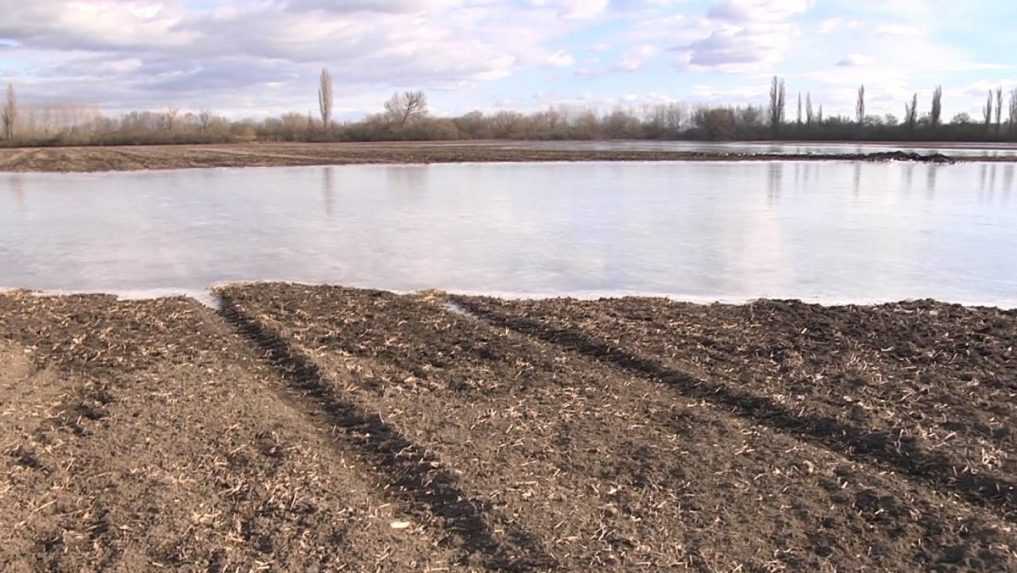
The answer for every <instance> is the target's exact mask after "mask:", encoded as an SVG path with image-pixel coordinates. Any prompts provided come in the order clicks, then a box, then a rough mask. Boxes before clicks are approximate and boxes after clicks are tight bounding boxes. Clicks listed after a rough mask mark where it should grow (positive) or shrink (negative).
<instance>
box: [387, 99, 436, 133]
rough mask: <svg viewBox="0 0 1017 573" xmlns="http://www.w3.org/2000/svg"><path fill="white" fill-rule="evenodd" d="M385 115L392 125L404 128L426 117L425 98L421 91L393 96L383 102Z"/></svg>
mask: <svg viewBox="0 0 1017 573" xmlns="http://www.w3.org/2000/svg"><path fill="white" fill-rule="evenodd" d="M385 114H386V115H387V116H388V118H389V121H391V122H392V123H395V124H396V125H398V126H399V127H406V125H407V124H409V123H411V122H413V121H414V120H417V119H419V118H421V117H424V116H425V115H427V96H425V95H424V92H421V91H414V92H403V93H401V94H399V93H397V94H394V95H393V96H392V97H391V98H390V99H389V100H388V101H387V102H385Z"/></svg>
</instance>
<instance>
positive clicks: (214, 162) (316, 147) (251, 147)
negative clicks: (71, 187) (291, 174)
mask: <svg viewBox="0 0 1017 573" xmlns="http://www.w3.org/2000/svg"><path fill="white" fill-rule="evenodd" d="M947 153H949V152H948V151H947ZM683 160H688V161H691V160H695V161H769V160H807V161H821V160H867V161H887V160H905V161H916V160H917V161H927V160H929V161H936V162H943V161H952V159H949V158H946V157H945V156H938V155H937V156H933V157H931V158H929V157H921V156H918V155H915V154H906V153H901V152H884V153H869V154H857V153H848V154H827V155H822V154H805V155H780V154H765V153H764V154H746V153H718V152H686V151H682V152H664V151H647V150H641V151H640V150H634V151H594V150H572V151H564V150H553V149H526V148H525V147H523V146H519V145H512V144H509V143H493V142H472V143H447V142H445V143H443V142H430V143H256V144H254V143H252V144H230V145H172V146H167V145H163V146H159V145H154V146H128V147H48V148H36V149H12V148H7V149H2V148H0V171H14V172H27V171H43V172H46V171H49V172H90V171H135V170H144V169H183V168H195V167H255V166H287V165H289V166H297V165H344V164H353V163H455V162H522V161H683ZM956 160H957V161H1007V160H1008V159H1006V158H999V157H964V158H956Z"/></svg>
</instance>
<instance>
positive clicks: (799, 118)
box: [798, 92, 802, 125]
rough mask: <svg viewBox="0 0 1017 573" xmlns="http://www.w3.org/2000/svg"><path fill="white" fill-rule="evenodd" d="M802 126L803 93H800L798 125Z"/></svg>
mask: <svg viewBox="0 0 1017 573" xmlns="http://www.w3.org/2000/svg"><path fill="white" fill-rule="evenodd" d="M801 124H802V92H798V125H801Z"/></svg>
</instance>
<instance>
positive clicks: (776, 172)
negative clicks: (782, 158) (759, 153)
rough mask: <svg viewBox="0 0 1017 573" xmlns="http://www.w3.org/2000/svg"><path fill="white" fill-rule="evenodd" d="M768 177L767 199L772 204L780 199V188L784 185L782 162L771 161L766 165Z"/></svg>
mask: <svg viewBox="0 0 1017 573" xmlns="http://www.w3.org/2000/svg"><path fill="white" fill-rule="evenodd" d="M768 167H769V171H768V177H767V181H768V183H769V186H768V188H767V193H766V196H767V200H768V201H769V203H770V204H771V205H772V204H774V203H776V202H777V201H778V200H780V192H781V188H782V187H783V186H784V164H783V163H781V162H777V161H774V162H771V163H769V165H768Z"/></svg>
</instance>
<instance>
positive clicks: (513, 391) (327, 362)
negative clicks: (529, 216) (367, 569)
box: [221, 285, 1017, 571]
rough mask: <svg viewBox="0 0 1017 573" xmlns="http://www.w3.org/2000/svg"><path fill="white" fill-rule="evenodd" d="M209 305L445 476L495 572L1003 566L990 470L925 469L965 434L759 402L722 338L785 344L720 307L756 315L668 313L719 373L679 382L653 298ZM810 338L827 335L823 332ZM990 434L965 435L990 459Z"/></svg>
mask: <svg viewBox="0 0 1017 573" xmlns="http://www.w3.org/2000/svg"><path fill="white" fill-rule="evenodd" d="M221 294H222V295H223V297H224V302H225V305H226V306H225V308H226V315H227V316H228V317H229V318H230V320H231V321H232V322H234V323H235V324H236V325H237V327H238V328H239V329H241V330H242V331H243V332H245V333H246V335H247V336H248V337H249V339H250V340H251V341H252V343H253V344H256V345H258V346H259V347H260V348H262V350H263V352H265V353H267V354H268V355H269V356H271V357H272V359H273V361H274V362H275V363H276V365H277V366H279V367H280V368H283V369H287V370H288V371H289V373H290V374H289V377H290V378H291V380H292V381H293V383H296V384H299V385H301V386H302V387H304V388H305V389H307V391H308V392H309V393H310V394H313V395H314V396H316V399H319V400H326V401H332V402H334V403H336V404H340V405H341V406H342V407H343V408H345V409H348V410H353V411H365V412H377V414H378V419H379V422H380V423H381V424H383V429H384V431H385V432H388V433H389V434H394V435H398V436H400V439H402V440H405V443H406V447H407V448H409V449H410V450H409V451H413V452H414V455H421V456H426V457H427V458H428V459H430V460H432V462H431V463H432V464H434V465H435V467H437V468H445V470H446V471H447V473H448V474H449V475H450V476H454V477H455V478H456V480H457V484H458V486H459V487H460V488H461V489H462V491H463V492H464V493H465V494H467V495H469V496H470V497H471V499H473V500H475V502H476V503H477V516H476V517H477V522H478V523H477V524H476V526H477V527H479V528H482V529H485V530H490V531H493V532H494V534H493V541H494V543H495V544H496V545H497V546H499V547H503V548H505V552H506V554H509V555H512V556H513V558H514V559H515V561H514V562H513V564H514V565H516V566H517V567H520V568H525V569H529V568H543V567H548V568H553V569H561V570H570V571H587V570H596V569H616V570H636V569H649V570H660V569H669V568H670V569H676V570H686V569H692V570H697V571H718V570H727V571H733V570H742V571H780V570H809V571H812V570H814V571H855V570H894V571H903V570H942V571H947V570H1006V569H1013V568H1014V567H1015V565H1017V562H1015V561H1014V558H1015V555H1014V552H1013V548H1014V547H1017V545H1015V542H1017V537H1015V534H1014V532H1013V520H1014V513H1013V512H1012V511H1011V510H1012V494H1013V492H1012V491H1010V490H1009V488H1010V487H1011V486H1010V482H1009V479H1011V478H1010V476H1012V473H1011V472H1010V470H1009V467H1010V466H1009V465H1007V462H1001V463H999V464H997V463H995V462H990V461H988V460H987V461H986V463H983V464H982V465H980V466H978V467H977V468H976V467H974V466H972V467H970V468H964V467H963V466H957V471H958V473H957V474H955V475H947V474H948V472H949V470H950V468H949V467H947V466H944V465H940V466H937V465H935V464H936V463H946V462H944V460H948V461H952V460H953V456H959V455H960V454H961V452H960V450H959V449H958V447H956V446H953V445H951V444H950V443H949V442H950V441H951V440H953V439H955V438H956V439H958V440H960V439H961V438H963V439H968V438H967V437H966V436H965V435H964V433H963V432H961V431H959V430H958V431H956V435H955V437H954V438H951V439H949V440H946V442H947V443H945V444H942V445H938V446H937V447H936V448H935V449H932V448H931V446H930V447H926V445H925V444H924V443H917V442H916V443H912V442H911V441H909V439H908V436H904V437H900V436H896V437H894V439H892V440H888V439H887V438H885V437H883V431H882V430H881V429H880V427H879V426H876V425H875V423H876V421H877V420H878V418H877V417H871V418H850V420H847V421H845V420H842V419H841V418H839V417H836V416H834V415H833V413H832V410H827V409H825V408H826V405H825V403H822V397H821V396H820V395H819V394H817V395H815V396H812V397H811V400H813V401H817V402H821V404H820V405H817V406H816V407H815V408H816V410H815V411H813V410H810V409H809V407H810V406H811V404H810V403H809V401H808V400H805V399H802V400H800V402H804V403H802V404H799V403H795V404H791V403H788V402H785V401H779V400H778V399H777V398H775V397H773V396H771V395H770V394H767V393H764V392H763V389H762V388H763V387H761V386H759V385H758V384H757V383H755V382H754V380H755V379H756V378H759V379H761V380H763V379H768V378H777V381H774V382H773V383H774V384H778V383H779V377H778V376H777V374H779V372H777V374H771V373H770V369H771V365H770V364H768V363H765V362H766V361H765V360H764V357H760V356H758V355H756V354H754V353H753V352H752V351H751V350H743V349H741V346H742V345H743V343H742V336H744V337H745V338H749V337H752V336H760V337H762V339H763V340H765V341H768V342H764V344H770V345H777V344H781V343H784V342H782V341H785V340H786V339H787V338H789V337H790V335H782V334H781V331H778V330H777V329H776V328H774V327H775V325H769V324H764V325H763V326H761V327H756V326H753V323H752V322H751V321H750V320H745V319H741V320H742V322H746V323H747V324H745V327H746V333H744V335H742V334H739V332H738V330H737V329H736V328H731V327H730V322H725V320H727V321H737V320H739V319H740V317H739V316H738V315H737V313H738V312H743V313H753V312H754V313H756V316H757V317H759V315H760V312H761V311H760V309H759V308H755V309H750V308H749V307H733V310H732V312H734V313H735V315H734V316H732V317H730V318H727V319H722V318H721V316H714V315H710V314H708V312H709V311H708V310H704V311H703V312H701V313H699V314H697V315H695V316H694V317H690V318H689V322H690V323H694V324H697V325H698V326H699V327H700V328H704V329H711V328H716V329H720V330H723V331H724V332H725V336H733V337H734V338H733V340H732V343H731V345H730V346H724V348H723V350H718V351H717V352H722V353H724V355H725V356H730V361H731V362H730V363H725V364H724V365H721V366H718V367H717V368H715V369H714V370H710V371H708V372H707V371H704V370H699V371H695V372H694V373H692V372H689V371H685V370H679V367H678V365H679V364H684V363H682V362H681V360H685V359H687V360H688V361H689V363H693V361H692V360H691V358H690V357H689V356H688V355H687V354H686V353H690V354H698V353H700V352H701V349H700V347H699V346H692V347H688V348H687V347H685V346H682V345H684V344H687V343H686V342H685V341H684V338H685V336H686V335H685V334H683V333H681V332H675V333H674V334H675V335H674V337H673V338H674V339H678V340H681V341H682V343H681V344H682V345H679V344H678V343H675V342H673V340H672V341H671V342H667V340H669V339H668V338H667V335H668V334H669V333H670V329H671V328H673V327H672V326H671V324H670V322H669V321H670V320H671V318H670V317H671V316H672V314H680V312H681V309H683V308H685V306H683V305H675V309H677V310H674V312H673V313H672V314H669V313H668V312H669V311H671V309H670V308H668V305H670V304H672V303H666V302H664V301H655V300H624V301H605V302H599V303H580V302H576V301H545V302H520V303H509V302H504V301H495V300H489V299H476V298H458V297H457V298H455V301H456V302H457V303H458V304H460V305H462V306H463V307H466V308H468V309H469V310H470V311H472V312H474V313H475V315H473V316H470V315H465V314H462V313H461V312H457V311H456V309H455V308H453V309H450V308H448V307H447V306H446V298H445V297H444V296H442V295H437V294H435V295H431V296H397V295H393V294H390V293H384V292H374V291H362V290H351V289H343V288H333V287H306V286H297V285H253V286H245V287H229V288H225V289H223V290H222V291H221ZM770 304H772V305H773V306H772V313H773V314H775V315H779V316H780V319H779V320H778V319H776V318H775V319H773V320H775V321H778V322H779V323H781V324H783V323H784V322H786V323H788V324H789V325H793V326H794V327H795V328H797V321H798V317H797V315H796V314H795V312H794V310H793V309H795V308H797V307H795V306H793V305H792V306H791V307H790V308H785V307H784V306H781V303H770ZM616 307H617V308H626V309H629V310H631V312H633V313H635V314H636V315H637V317H636V318H632V319H631V321H632V324H638V325H639V326H638V327H636V326H633V327H629V326H628V325H629V324H630V323H628V322H625V323H622V322H618V323H617V325H616V323H614V322H610V323H609V322H606V319H605V322H603V323H601V322H597V321H595V320H587V319H586V318H584V317H585V316H587V315H588V314H596V316H597V317H598V318H599V317H600V316H601V315H604V316H610V315H611V313H612V310H613V309H615V308H616ZM689 308H696V309H699V310H702V309H703V308H707V307H702V308H701V307H691V306H690V307H689ZM709 308H713V307H709ZM768 308H769V307H768ZM938 308H941V310H944V311H945V310H947V309H952V308H953V307H946V306H945V305H943V306H942V307H938ZM954 310H956V313H953V314H948V313H945V312H944V313H940V314H938V315H935V316H933V317H931V318H932V320H933V323H934V326H933V328H935V327H938V323H936V321H943V323H944V324H950V325H953V326H956V324H955V323H966V324H974V323H973V322H970V321H971V320H972V319H970V318H968V319H965V318H963V317H961V316H959V315H958V314H957V313H960V312H961V311H963V312H966V313H971V314H972V316H976V315H977V316H979V317H981V318H980V319H979V320H983V321H986V322H987V323H989V324H992V325H994V326H993V328H994V329H995V330H994V332H995V335H996V336H1009V337H1011V340H1012V337H1013V333H1014V331H1015V322H1017V321H1015V318H1014V316H1013V315H1008V314H1005V313H1001V312H998V311H990V310H983V311H979V310H969V309H954ZM884 311H886V309H875V310H870V309H847V310H843V311H842V312H844V313H845V317H849V316H854V317H855V319H856V320H860V321H862V322H861V324H860V325H859V326H858V327H857V328H856V330H853V331H852V332H859V333H860V332H862V330H863V329H864V328H865V324H864V318H861V319H860V318H859V316H862V317H864V316H865V315H866V313H869V312H871V313H873V314H876V313H879V312H884ZM831 312H836V311H831ZM926 318H929V317H926ZM697 319H698V322H697ZM756 320H761V319H760V318H757V319H756ZM917 320H918V319H916V320H915V321H913V322H909V321H901V322H900V323H899V324H898V325H897V326H894V327H891V326H889V325H887V328H888V330H887V331H886V332H885V333H883V331H879V332H880V334H878V335H874V336H872V337H871V338H872V340H871V342H872V343H873V344H877V345H878V344H879V343H880V341H879V337H880V336H898V337H901V336H903V333H904V332H908V331H909V329H910V328H911V327H912V326H914V324H915V323H916V322H917ZM736 323H737V322H736ZM611 328H616V330H610V329H611ZM813 328H814V329H816V330H819V331H821V332H823V334H822V335H821V336H825V337H828V338H835V337H836V336H837V331H836V330H834V329H833V328H832V327H831V326H830V325H829V324H827V323H823V322H816V323H815V324H814V325H813ZM770 331H772V334H773V337H772V338H767V333H768V332H770ZM800 331H801V329H799V332H800ZM805 334H807V333H801V334H800V335H802V336H804V335H805ZM958 334H960V332H958ZM919 336H921V335H919ZM718 337H720V335H718ZM658 339H659V340H662V342H660V343H659V345H658V344H656V341H657V340H658ZM901 342H902V343H904V342H905V341H901ZM971 343H972V344H977V345H978V346H977V348H978V349H980V350H983V351H985V352H989V353H995V352H1002V353H1003V354H1000V355H999V356H998V357H997V358H998V359H997V360H995V361H993V362H991V363H989V362H986V363H981V366H980V367H981V368H983V369H984V370H983V378H985V379H987V378H988V377H987V376H985V375H984V373H985V372H988V371H991V372H992V373H993V374H994V375H995V376H997V377H1000V378H1002V377H1005V376H1007V375H1008V373H1009V372H1010V371H1009V370H1007V368H1009V363H1006V364H1004V363H1003V362H1004V361H1006V360H1007V359H1008V356H1009V352H1010V351H1009V350H1005V349H1001V348H998V344H997V342H996V341H995V339H992V340H989V339H977V338H972V339H971ZM744 344H747V343H744ZM815 344H817V345H820V344H826V342H823V341H822V340H820V341H817V342H815ZM924 344H925V345H926V346H927V347H928V346H929V345H930V344H933V341H932V340H931V339H928V340H925V341H924ZM932 348H935V346H934V344H933V346H931V347H929V348H926V350H931V349H932ZM651 352H652V353H653V354H647V353H651ZM825 352H826V351H825V350H824V351H822V352H819V353H818V356H817V353H816V352H814V349H813V351H810V352H809V353H805V351H804V349H803V350H802V351H799V354H800V356H799V358H798V359H797V360H798V361H800V362H801V363H802V366H801V368H806V366H805V365H808V366H807V368H811V369H819V368H822V367H823V365H824V364H825V362H824V361H825V360H827V359H828V358H827V357H826V356H825V354H824V353H825ZM743 356H744V357H745V359H744V360H742V361H737V360H738V358H739V357H743ZM867 359H869V357H868V355H867ZM714 360H717V361H718V362H719V358H714ZM934 364H935V363H934ZM882 365H883V362H879V363H876V364H870V367H871V368H877V367H879V366H882ZM777 368H779V365H778V367H777ZM949 368H953V367H952V366H950V367H949ZM928 369H930V370H931V369H934V368H928ZM733 371H736V372H737V373H736V374H734V375H733V374H732V372H733ZM951 372H953V370H950V369H944V370H943V371H942V373H940V374H938V375H941V376H943V377H949V376H952V374H951ZM742 379H744V380H745V381H744V382H742ZM894 381H896V378H895V379H894ZM923 384H927V383H925V382H923ZM889 385H891V383H890V382H889V381H887V382H886V384H885V386H889ZM884 390H886V391H887V394H886V396H885V401H886V402H893V401H894V398H893V396H895V395H896V394H894V393H893V392H896V391H897V389H892V390H891V389H889V388H885V387H884ZM796 391H797V390H796ZM904 391H905V392H906V390H904ZM872 394H873V395H878V392H877V391H875V390H873V391H872ZM859 395H860V396H861V395H862V394H861V393H859ZM864 396H865V399H866V400H874V398H873V397H871V396H870V394H864ZM1003 399H1004V398H1003V396H1002V395H1000V396H998V397H997V400H1003ZM1007 399H1009V400H1012V397H1009V398H1007ZM930 400H931V399H930ZM910 404H911V405H910V406H908V407H909V408H914V409H919V408H926V409H930V411H929V412H927V415H928V416H930V417H931V416H934V415H937V414H939V412H938V409H937V406H936V405H934V404H931V403H929V402H925V401H922V400H913V401H912V402H911V403H910ZM799 406H802V409H800V408H799ZM972 407H974V408H977V406H972ZM900 408H902V409H903V408H904V406H900ZM847 411H848V414H849V415H851V413H852V410H851V409H848V410H847ZM958 412H960V411H958ZM940 415H941V414H940ZM958 415H962V414H960V413H959V414H958ZM867 424H873V425H872V426H869V425H867ZM990 434H991V431H990ZM1004 438H1005V436H1002V435H995V434H993V435H991V436H989V437H988V438H986V439H987V440H994V441H986V444H990V443H991V444H994V445H995V446H994V447H996V448H997V450H996V451H997V452H998V453H997V454H996V455H998V456H1002V457H1005V454H1006V450H1005V449H1004V448H1005V447H1006V441H1005V439H1004ZM971 439H975V438H971ZM869 440H874V441H872V442H871V443H870V441H869ZM937 444H938V442H937ZM951 467H953V466H951ZM937 472H942V475H940V473H937ZM989 486H994V487H998V488H999V489H997V490H996V491H994V492H990V491H988V490H987V489H986V488H987V487H989Z"/></svg>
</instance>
